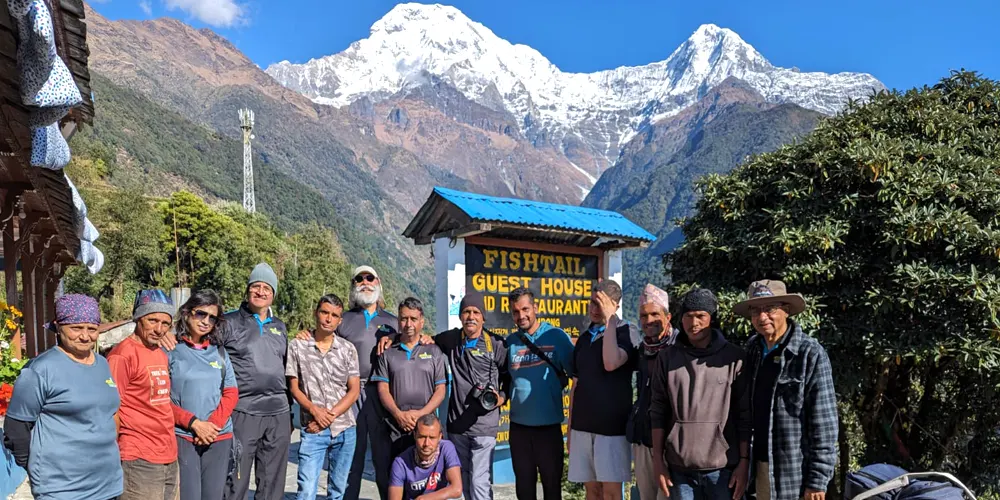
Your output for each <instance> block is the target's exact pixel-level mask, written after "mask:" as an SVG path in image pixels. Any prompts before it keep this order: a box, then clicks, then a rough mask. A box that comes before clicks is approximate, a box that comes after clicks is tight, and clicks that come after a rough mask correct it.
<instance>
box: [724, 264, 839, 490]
mask: <svg viewBox="0 0 1000 500" xmlns="http://www.w3.org/2000/svg"><path fill="white" fill-rule="evenodd" d="M805 308H806V303H805V300H804V299H803V298H802V296H801V295H799V294H794V293H788V291H787V290H786V288H785V284H784V283H782V282H781V281H775V280H760V281H755V282H753V283H751V284H750V287H749V289H748V290H747V299H746V300H744V301H743V302H740V303H739V304H736V305H735V306H733V312H734V313H735V314H736V315H738V316H742V317H744V318H748V319H749V320H750V322H751V323H752V324H753V327H754V330H755V331H756V334H755V335H754V336H752V337H750V340H749V342H748V345H747V357H748V359H747V362H748V365H749V368H750V373H751V374H752V375H753V382H752V383H751V389H750V391H751V412H752V414H753V445H752V447H751V452H750V454H751V460H752V463H753V467H752V470H753V471H754V472H755V481H756V483H755V484H756V489H757V499H758V500H768V499H773V500H799V499H805V500H824V499H825V496H826V490H827V486H828V485H829V483H830V481H831V480H832V479H833V471H834V466H835V465H836V462H837V430H838V426H837V396H836V393H835V391H834V386H833V374H832V370H831V367H830V358H829V357H827V354H826V351H825V350H824V349H823V346H821V345H820V344H819V342H817V341H816V339H814V338H812V337H809V336H807V335H805V334H804V333H802V328H801V327H800V326H799V324H798V322H796V321H795V320H794V319H792V317H793V316H795V315H796V314H798V313H800V312H802V311H804V310H805Z"/></svg>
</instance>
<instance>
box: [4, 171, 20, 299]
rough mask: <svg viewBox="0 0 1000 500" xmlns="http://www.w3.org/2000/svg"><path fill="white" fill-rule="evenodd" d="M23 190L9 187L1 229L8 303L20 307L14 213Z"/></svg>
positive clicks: (15, 219) (5, 198)
mask: <svg viewBox="0 0 1000 500" xmlns="http://www.w3.org/2000/svg"><path fill="white" fill-rule="evenodd" d="M20 196H21V192H20V191H15V190H13V189H8V190H7V193H6V195H5V196H4V197H3V205H2V207H0V231H2V233H3V258H4V269H3V277H4V291H5V292H6V294H7V303H8V304H10V305H13V306H15V307H18V308H20V306H21V301H20V300H19V297H18V296H17V261H18V260H19V259H20V257H21V256H20V255H19V254H18V251H17V246H16V243H17V240H16V239H15V238H14V236H15V234H14V233H15V231H14V229H15V221H17V220H18V218H17V217H16V216H15V214H14V207H16V206H17V200H18V198H20Z"/></svg>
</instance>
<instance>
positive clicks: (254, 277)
mask: <svg viewBox="0 0 1000 500" xmlns="http://www.w3.org/2000/svg"><path fill="white" fill-rule="evenodd" d="M254 283H267V285H268V286H270V287H271V291H272V292H274V294H275V295H277V294H278V275H277V274H274V269H271V266H269V265H267V263H266V262H261V263H260V264H257V266H256V267H254V268H253V272H251V273H250V279H249V280H248V281H247V286H248V287H249V286H250V285H252V284H254Z"/></svg>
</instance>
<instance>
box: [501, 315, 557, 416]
mask: <svg viewBox="0 0 1000 500" xmlns="http://www.w3.org/2000/svg"><path fill="white" fill-rule="evenodd" d="M522 335H523V336H526V337H527V338H528V339H530V340H531V342H533V343H534V344H535V345H537V346H538V348H539V349H540V350H541V351H542V352H543V353H545V354H546V355H548V356H549V359H551V360H552V361H553V362H554V363H555V364H556V366H558V367H560V368H562V369H563V371H565V372H566V374H567V375H568V376H569V377H573V341H572V340H571V339H570V338H569V335H567V334H566V332H564V331H562V330H560V329H559V328H556V327H554V326H552V325H550V324H548V323H545V322H542V323H541V325H540V326H539V327H538V330H536V331H535V334H534V335H528V334H527V333H525V332H522V331H517V332H515V333H512V334H510V335H508V336H507V362H508V367H509V369H510V377H511V395H510V421H511V422H514V423H516V424H520V425H530V426H541V425H554V424H561V423H562V422H563V418H564V415H563V388H562V385H561V384H560V383H559V376H558V375H556V372H555V370H553V369H552V366H551V365H549V364H548V363H546V362H545V360H543V359H540V358H539V357H538V356H535V355H534V354H533V353H532V352H531V351H530V350H529V349H528V346H527V345H526V344H525V343H524V340H523V337H522Z"/></svg>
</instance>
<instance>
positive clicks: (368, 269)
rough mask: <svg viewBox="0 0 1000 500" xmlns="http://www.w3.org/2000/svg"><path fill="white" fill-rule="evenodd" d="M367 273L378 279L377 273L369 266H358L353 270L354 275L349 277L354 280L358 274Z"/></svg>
mask: <svg viewBox="0 0 1000 500" xmlns="http://www.w3.org/2000/svg"><path fill="white" fill-rule="evenodd" d="M364 273H368V274H370V275H372V276H374V277H376V278H378V273H376V272H375V269H372V267H371V266H358V267H357V268H355V269H354V274H352V275H351V277H352V278H356V277H357V276H358V275H359V274H364Z"/></svg>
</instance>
